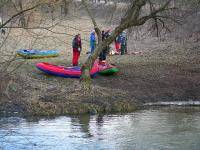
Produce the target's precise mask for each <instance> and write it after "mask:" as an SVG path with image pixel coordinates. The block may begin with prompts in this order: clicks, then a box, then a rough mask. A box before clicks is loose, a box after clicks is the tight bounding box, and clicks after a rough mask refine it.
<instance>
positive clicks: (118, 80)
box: [0, 42, 200, 116]
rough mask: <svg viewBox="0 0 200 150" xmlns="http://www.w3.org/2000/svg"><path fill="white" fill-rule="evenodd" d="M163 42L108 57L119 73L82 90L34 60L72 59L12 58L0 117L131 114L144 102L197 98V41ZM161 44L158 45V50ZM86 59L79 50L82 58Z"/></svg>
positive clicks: (65, 61)
mask: <svg viewBox="0 0 200 150" xmlns="http://www.w3.org/2000/svg"><path fill="white" fill-rule="evenodd" d="M160 44H162V45H165V46H163V47H157V49H155V50H152V51H149V50H143V54H142V55H123V56H121V55H115V56H108V59H107V61H108V62H111V63H114V64H116V65H117V66H118V67H119V69H120V73H119V74H117V75H115V76H106V77H104V76H97V77H96V78H94V79H92V89H91V91H89V92H88V91H87V92H86V91H84V90H83V89H81V85H80V82H79V80H78V79H70V78H69V79H68V78H60V77H54V76H48V75H46V74H44V73H42V72H41V71H39V70H37V69H36V67H35V66H34V65H35V64H36V63H37V62H41V61H47V62H51V63H54V64H58V65H66V66H69V65H70V63H71V62H70V60H71V59H70V57H68V58H67V59H65V58H66V57H64V58H63V56H60V57H57V58H48V59H47V58H45V59H28V60H26V61H25V62H24V60H23V59H21V58H16V60H15V64H14V66H15V65H19V64H21V67H20V68H18V69H17V70H16V71H15V73H14V74H13V75H10V76H9V77H8V76H7V78H8V79H7V81H8V82H7V83H8V84H7V85H6V86H5V87H4V88H2V89H6V90H4V91H3V90H2V91H1V92H2V93H1V101H0V112H1V114H2V115H23V116H53V115H66V114H82V113H90V114H96V113H113V112H132V111H134V110H136V109H137V108H139V107H140V106H143V104H145V103H151V102H165V101H191V100H193V101H196V100H200V92H199V91H200V86H199V85H200V68H199V66H200V61H199V52H200V47H199V43H188V44H187V43H186V44H184V45H182V46H181V45H178V44H173V45H172V44H171V43H170V42H168V43H167V42H160ZM159 48H160V49H159ZM86 57H87V55H86V54H84V52H83V53H82V56H81V60H80V62H83V61H84V59H85V58H86Z"/></svg>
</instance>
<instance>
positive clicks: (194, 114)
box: [0, 107, 200, 150]
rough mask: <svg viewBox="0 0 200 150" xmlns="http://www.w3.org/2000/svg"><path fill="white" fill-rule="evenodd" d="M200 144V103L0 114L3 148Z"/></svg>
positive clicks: (153, 148)
mask: <svg viewBox="0 0 200 150" xmlns="http://www.w3.org/2000/svg"><path fill="white" fill-rule="evenodd" d="M199 148H200V108H199V107H186V108H184V107H172V108H169V107H164V108H151V109H148V110H140V111H137V112H135V113H131V114H125V115H103V116H102V115H97V116H88V115H84V116H75V117H65V116H63V117H57V118H54V119H38V120H37V119H36V120H33V119H28V120H27V119H22V118H16V117H10V118H1V119H0V149H5V150H21V149H29V150H30V149H34V150H37V149H40V150H41V149H42V150H55V149H56V150H65V149H66V150H68V149H69V150H73V149H77V150H84V149H86V150H87V149H91V150H94V149H95V150H96V149H103V150H104V149H105V150H107V149H108V150H110V149H120V150H121V149H130V150H132V149H136V150H163V149H172V150H174V149H176V150H179V149H180V150H188V149H190V150H193V149H197V150H198V149H199Z"/></svg>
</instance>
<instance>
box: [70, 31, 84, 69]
mask: <svg viewBox="0 0 200 150" xmlns="http://www.w3.org/2000/svg"><path fill="white" fill-rule="evenodd" d="M72 48H73V58H72V65H73V66H78V60H79V57H80V53H81V50H82V43H81V36H80V34H77V35H76V36H75V37H74V39H73V41H72Z"/></svg>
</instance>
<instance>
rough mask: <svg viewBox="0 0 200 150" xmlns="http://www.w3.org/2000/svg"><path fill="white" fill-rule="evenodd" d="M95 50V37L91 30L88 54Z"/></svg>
mask: <svg viewBox="0 0 200 150" xmlns="http://www.w3.org/2000/svg"><path fill="white" fill-rule="evenodd" d="M95 48H96V36H95V31H94V30H93V31H92V33H91V34H90V53H91V54H92V53H93V52H94V50H95Z"/></svg>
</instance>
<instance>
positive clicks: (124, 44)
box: [121, 31, 127, 55]
mask: <svg viewBox="0 0 200 150" xmlns="http://www.w3.org/2000/svg"><path fill="white" fill-rule="evenodd" d="M124 54H127V36H126V32H125V31H123V32H122V35H121V55H124Z"/></svg>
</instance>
